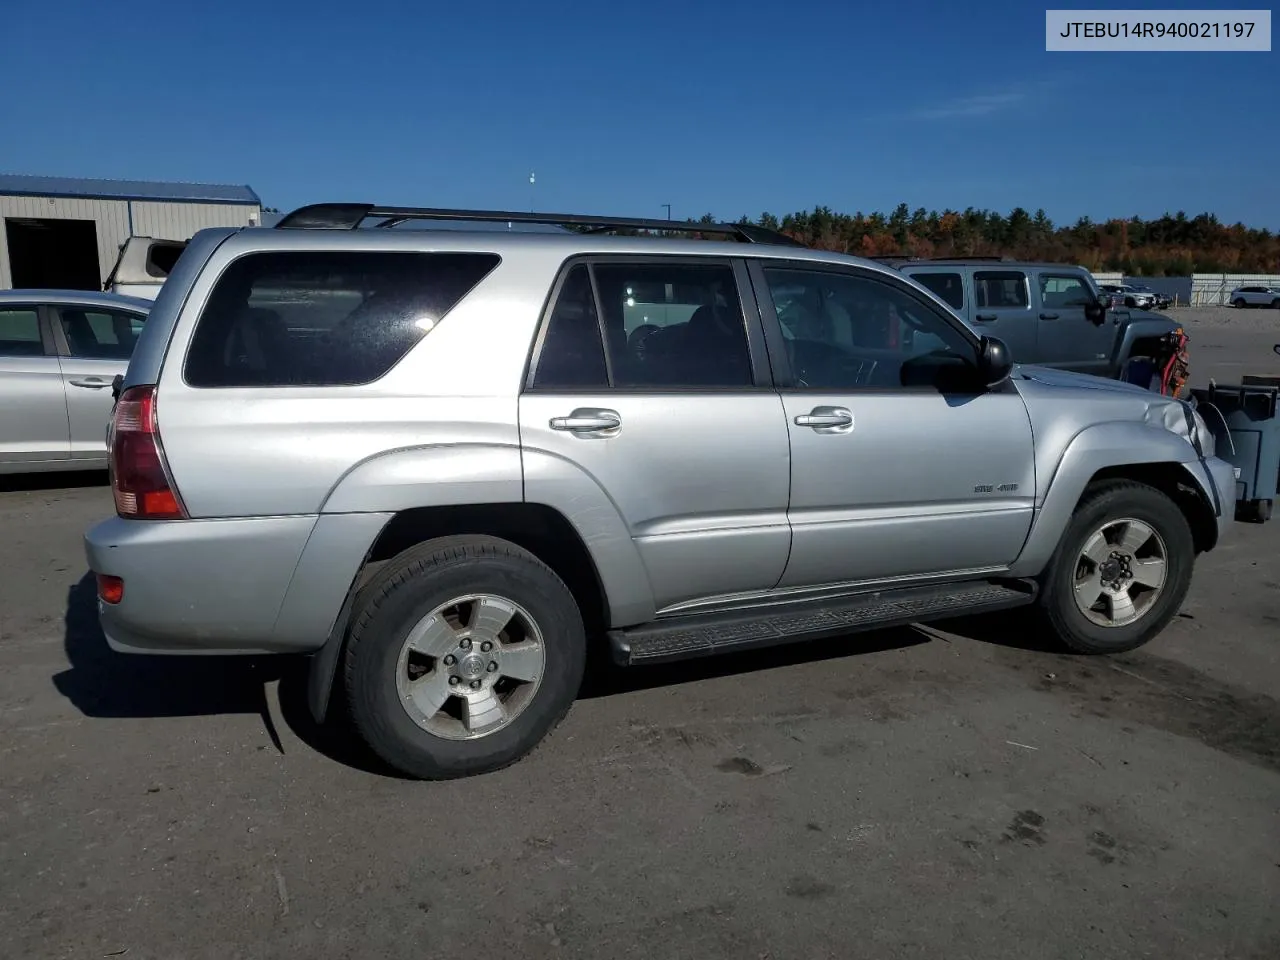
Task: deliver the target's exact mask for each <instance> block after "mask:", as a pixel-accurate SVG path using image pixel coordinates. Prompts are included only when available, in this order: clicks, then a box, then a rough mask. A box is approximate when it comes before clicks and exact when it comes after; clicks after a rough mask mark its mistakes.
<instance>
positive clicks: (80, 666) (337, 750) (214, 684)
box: [53, 573, 1050, 778]
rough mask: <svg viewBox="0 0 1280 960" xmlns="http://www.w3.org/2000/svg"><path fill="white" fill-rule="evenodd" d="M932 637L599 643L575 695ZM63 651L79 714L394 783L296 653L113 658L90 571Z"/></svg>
mask: <svg viewBox="0 0 1280 960" xmlns="http://www.w3.org/2000/svg"><path fill="white" fill-rule="evenodd" d="M1015 613H1016V612H1015ZM934 627H935V628H937V629H941V630H946V631H948V632H952V631H954V632H955V633H957V634H959V635H961V636H964V637H972V638H974V639H978V640H982V641H985V642H990V643H997V644H1000V645H1003V646H1010V647H1014V648H1020V649H1024V650H1028V651H1031V650H1037V651H1038V650H1043V649H1050V648H1048V647H1047V646H1045V645H1044V642H1043V640H1041V639H1040V637H1041V636H1042V634H1041V632H1040V631H1038V630H1034V629H1028V628H1025V627H1024V626H1022V624H1021V621H1020V619H1019V618H1018V617H1016V616H1011V615H1009V614H1001V615H995V616H990V617H980V618H970V619H967V620H964V621H956V622H954V623H947V624H941V623H939V624H935V625H934ZM933 639H934V638H933V636H931V634H930V632H929V628H926V629H924V630H921V629H918V628H913V627H898V628H893V629H887V630H879V631H873V632H867V633H859V634H854V635H850V636H846V637H834V638H829V639H825V640H813V641H807V642H802V643H793V644H785V645H782V646H776V647H767V648H763V649H758V650H751V651H744V652H741V653H734V654H722V655H719V656H715V657H705V658H701V659H695V660H686V661H682V662H679V663H672V664H665V665H661V666H651V667H641V668H622V667H618V666H616V665H614V664H613V663H612V662H611V661H610V660H609V658H608V653H607V647H606V645H605V644H604V643H603V641H602V642H601V643H598V644H594V645H593V647H592V651H593V653H592V656H591V657H590V658H589V660H588V670H587V675H586V678H585V680H584V683H583V687H582V689H581V691H580V693H579V699H584V700H586V699H595V698H599V697H609V696H617V695H622V694H627V693H633V692H638V691H641V690H648V689H653V688H657V687H670V686H678V685H681V684H686V683H696V682H699V681H703V680H708V679H712V678H723V677H732V676H739V675H744V674H749V673H755V672H757V671H767V670H776V669H779V668H784V667H788V666H793V665H796V664H802V663H819V662H822V661H827V660H837V659H842V658H846V657H853V656H864V655H869V654H874V653H879V652H884V651H887V650H899V649H905V648H908V647H913V646H917V645H920V644H925V643H930V642H932V641H933ZM64 646H65V650H66V655H67V659H68V661H69V663H70V665H71V666H70V668H69V669H67V670H64V671H63V672H61V673H58V674H56V675H55V676H54V677H53V684H54V687H55V688H56V689H57V690H58V691H59V692H60V693H61V694H62V695H63V696H65V697H66V698H67V699H68V700H70V701H71V703H72V704H73V705H74V706H75V707H76V708H77V709H78V710H79V711H80V712H81V713H83V714H84V715H85V716H87V717H101V718H163V717H187V716H216V715H219V714H256V715H258V716H259V717H261V718H262V723H263V726H264V728H265V729H266V732H267V734H268V736H269V737H270V738H271V741H272V743H273V744H274V746H275V748H276V749H277V750H279V751H280V752H281V753H284V752H285V750H286V747H285V746H284V743H283V741H282V740H281V737H280V731H279V730H278V729H277V726H276V715H277V714H278V716H279V717H280V719H282V720H283V723H284V724H285V725H287V727H288V729H289V731H290V732H291V733H292V734H293V735H294V736H296V737H297V738H298V739H299V740H301V741H302V742H303V743H304V744H305V745H306V746H308V747H309V748H311V749H313V750H315V751H317V752H318V753H320V754H322V755H324V756H326V757H328V758H329V759H331V760H334V761H336V762H338V763H341V764H343V765H345V766H350V767H354V768H356V769H359V770H363V771H365V772H368V773H373V774H377V775H380V776H387V777H396V778H399V777H400V774H398V773H397V772H396V771H394V770H392V769H390V768H389V767H387V766H386V765H385V764H383V763H382V762H381V761H380V760H379V759H378V758H377V757H375V756H373V755H372V754H371V753H370V752H369V751H368V749H367V748H366V747H365V746H364V745H363V744H362V743H361V742H360V741H359V739H358V738H357V737H356V735H355V734H354V733H353V732H352V731H351V729H350V727H349V726H348V725H347V724H346V723H344V722H343V720H344V718H345V715H346V703H345V700H344V698H343V696H342V688H341V684H340V683H339V684H335V686H334V693H333V698H332V700H331V702H330V705H329V711H328V717H327V718H326V721H325V722H324V723H322V724H318V723H316V722H315V720H314V719H313V717H312V715H311V712H310V709H309V707H308V704H307V671H308V666H309V660H308V659H307V658H306V657H301V656H285V655H278V656H260V657H210V656H190V657H182V656H145V655H137V654H120V653H116V652H115V651H113V650H112V649H111V648H110V647H108V646H107V642H106V638H105V637H104V636H103V633H102V628H101V626H100V625H99V623H98V612H97V588H96V584H95V582H94V578H93V575H92V574H90V573H86V574H85V575H84V576H83V577H81V578H80V580H79V581H77V582H76V583H75V584H74V585H72V586H71V588H70V589H69V590H68V592H67V607H66V613H65V633H64ZM272 683H277V687H276V691H277V694H278V698H279V708H278V711H276V710H273V704H272V700H271V696H270V694H269V687H270V685H271V684H272Z"/></svg>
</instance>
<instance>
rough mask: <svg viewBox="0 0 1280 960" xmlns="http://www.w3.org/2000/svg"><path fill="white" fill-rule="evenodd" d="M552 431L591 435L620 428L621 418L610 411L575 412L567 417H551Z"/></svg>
mask: <svg viewBox="0 0 1280 960" xmlns="http://www.w3.org/2000/svg"><path fill="white" fill-rule="evenodd" d="M550 426H551V429H552V430H568V431H570V432H571V433H593V432H595V431H597V430H616V429H618V428H619V427H620V426H622V418H621V417H620V416H618V415H617V414H616V413H615V412H614V411H612V410H592V411H586V410H575V411H573V413H571V414H569V416H567V417H552V418H551V421H550Z"/></svg>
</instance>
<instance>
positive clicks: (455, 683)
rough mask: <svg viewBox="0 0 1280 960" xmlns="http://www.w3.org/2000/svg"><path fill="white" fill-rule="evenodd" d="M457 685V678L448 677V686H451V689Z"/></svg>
mask: <svg viewBox="0 0 1280 960" xmlns="http://www.w3.org/2000/svg"><path fill="white" fill-rule="evenodd" d="M457 685H458V678H457V677H450V678H449V686H451V687H456V686H457Z"/></svg>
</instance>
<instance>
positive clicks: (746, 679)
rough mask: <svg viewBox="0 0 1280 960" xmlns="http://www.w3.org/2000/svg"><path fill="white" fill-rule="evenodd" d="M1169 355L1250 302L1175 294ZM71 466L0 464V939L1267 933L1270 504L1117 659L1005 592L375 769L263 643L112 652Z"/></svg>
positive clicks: (613, 687)
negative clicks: (553, 726) (452, 774)
mask: <svg viewBox="0 0 1280 960" xmlns="http://www.w3.org/2000/svg"><path fill="white" fill-rule="evenodd" d="M1176 315H1177V316H1179V318H1180V319H1184V321H1185V322H1186V324H1187V329H1188V331H1189V332H1190V334H1191V337H1192V365H1193V382H1194V383H1197V384H1200V383H1203V382H1205V381H1206V380H1207V378H1208V377H1210V376H1213V377H1215V378H1217V379H1218V380H1219V382H1227V381H1228V380H1231V379H1232V378H1233V377H1234V378H1236V379H1238V376H1239V373H1240V372H1252V371H1254V370H1255V369H1256V371H1257V372H1268V371H1280V357H1277V356H1276V355H1275V354H1273V353H1272V352H1271V344H1272V343H1274V342H1280V316H1276V317H1272V316H1271V315H1269V314H1268V313H1267V312H1265V311H1234V310H1220V311H1190V310H1182V311H1177V312H1176ZM110 511H111V497H110V493H109V491H108V489H107V488H106V487H105V486H104V485H103V483H102V478H100V477H90V478H67V477H61V478H55V479H52V480H47V481H40V482H32V481H22V482H13V481H10V482H8V483H7V485H6V486H5V487H4V488H3V490H2V491H0V531H3V536H0V890H2V891H3V896H0V957H4V958H14V960H18V958H23V960H27V958H99V957H124V958H127V960H152V958H154V960H184V958H210V960H213V958H217V960H231V958H239V957H245V958H247V957H255V958H257V957H286V956H288V957H293V956H298V957H316V958H320V957H324V958H342V957H351V958H357V957H358V958H367V957H379V958H388V960H389V958H398V957H406V958H407V957H415V958H417V957H443V956H448V955H464V954H465V955H466V956H468V957H474V958H477V960H479V958H488V957H512V956H515V957H521V958H542V957H548V958H549V957H584V958H586V957H590V958H614V957H617V958H625V957H636V958H644V960H652V958H656V957H662V958H685V957H687V958H698V960H709V958H720V957H724V958H733V960H743V958H750V960H758V958H792V957H794V958H804V960H812V958H825V957H830V958H837V957H838V958H841V960H847V958H853V957H875V958H900V957H901V958H906V957H911V958H922V960H924V958H928V960H935V958H942V957H945V958H947V960H961V958H975V960H979V958H980V960H1000V958H1009V960H1026V958H1028V957H1035V958H1037V960H1056V958H1068V957H1070V958H1079V957H1088V958H1090V960H1103V958H1117V960H1119V958H1124V960H1130V958H1134V957H1157V958H1161V960H1172V958H1183V957H1186V958H1191V957H1196V958H1210V957H1212V958H1228V957H1229V958H1242V960H1243V958H1255V960H1263V958H1275V957H1278V956H1280V911H1277V909H1276V907H1277V904H1280V817H1278V814H1280V708H1278V704H1277V697H1278V696H1280V523H1278V522H1274V521H1273V522H1272V523H1270V524H1267V525H1263V526H1257V525H1244V524H1238V525H1236V527H1235V529H1233V531H1232V536H1231V537H1230V538H1229V539H1228V540H1227V541H1226V542H1225V543H1223V544H1222V545H1221V546H1220V547H1219V548H1218V549H1216V550H1214V551H1213V552H1212V553H1210V554H1209V555H1207V556H1205V557H1203V558H1202V559H1201V561H1200V562H1199V564H1198V566H1197V571H1196V576H1195V583H1194V586H1193V589H1192V592H1191V595H1190V597H1189V598H1188V600H1187V602H1186V604H1185V606H1184V608H1183V610H1182V612H1181V614H1180V616H1179V617H1178V619H1177V620H1176V621H1175V622H1174V624H1173V625H1172V626H1171V627H1170V628H1169V629H1168V630H1167V631H1166V632H1165V633H1164V634H1163V635H1162V636H1161V637H1159V638H1158V639H1157V640H1155V641H1154V642H1152V643H1151V644H1150V645H1149V646H1148V647H1147V648H1145V649H1143V650H1141V651H1138V652H1135V653H1132V654H1127V655H1124V656H1119V657H1114V658H1077V657H1068V656H1063V655H1061V654H1059V653H1056V652H1053V651H1051V650H1046V649H1044V648H1043V647H1044V642H1043V638H1042V637H1041V636H1039V635H1038V634H1037V633H1036V632H1035V631H1033V630H1031V629H1029V628H1028V627H1027V626H1026V624H1025V621H1023V620H1021V619H1020V618H1000V619H994V620H991V621H984V622H964V623H962V622H956V623H950V624H945V625H943V627H942V628H938V629H934V628H930V629H902V630H894V631H888V632H884V633H879V634H872V635H863V636H859V637H856V638H850V639H847V640H835V641H824V642H820V643H814V644H809V645H805V646H799V647H791V648H786V649H783V650H775V651H771V652H764V653H758V654H754V655H750V656H738V657H733V658H730V659H722V660H713V661H704V662H699V663H696V664H693V665H688V666H678V667H670V668H662V669H650V670H646V671H639V672H634V673H631V674H629V675H624V676H623V677H622V678H616V677H597V678H595V679H594V680H593V681H592V683H591V684H590V685H589V688H588V689H587V690H586V691H584V696H583V698H582V699H581V700H580V701H579V702H578V703H577V704H576V705H575V707H574V709H573V710H572V712H571V713H570V715H569V717H568V719H567V720H566V721H565V723H564V724H563V725H562V726H561V727H560V729H559V730H558V731H557V732H556V733H555V734H554V735H553V736H552V737H551V738H550V739H549V741H548V742H547V743H545V744H544V745H543V747H542V748H541V749H540V750H539V751H538V752H537V753H536V754H534V755H533V756H532V757H530V758H529V759H528V760H526V761H525V762H523V763H520V764H518V765H516V766H515V767H512V768H510V769H508V770H506V771H503V772H501V773H498V774H494V775H491V776H487V777H481V778H473V779H469V780H465V781H458V782H453V783H447V784H424V783H415V782H409V781H404V780H401V779H398V778H396V777H393V776H389V775H388V774H387V773H386V772H384V771H382V770H380V769H378V768H377V767H376V765H374V764H372V763H370V762H369V760H368V758H367V757H365V756H364V755H363V754H361V753H360V752H359V751H357V750H356V749H355V748H354V747H353V746H352V744H351V743H350V742H349V741H347V740H346V739H344V738H342V737H341V736H339V735H337V734H335V733H334V732H333V731H330V730H317V729H316V728H315V727H314V726H313V725H312V724H311V723H310V722H309V720H308V719H307V716H306V712H305V709H304V707H303V703H302V700H303V697H302V689H301V682H300V674H299V672H298V671H297V669H296V668H295V667H294V666H291V665H290V664H289V663H282V662H277V661H272V660H262V661H249V662H241V661H224V660H199V661H196V662H189V661H184V660H176V659H164V658H158V659H156V660H149V659H144V658H129V657H121V656H117V655H115V654H112V653H111V652H110V651H108V649H107V648H106V646H105V643H104V642H103V640H102V637H101V634H100V632H99V631H98V629H97V626H96V617H95V613H94V603H93V588H92V584H91V581H90V580H89V579H87V577H86V570H85V564H84V557H83V552H82V548H81V541H80V537H81V533H82V531H83V530H84V529H85V527H86V526H88V525H89V524H90V523H92V522H94V521H95V520H97V519H98V518H100V517H103V516H105V515H107V514H109V513H110Z"/></svg>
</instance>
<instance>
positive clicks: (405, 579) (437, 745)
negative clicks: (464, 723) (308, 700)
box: [343, 536, 587, 780]
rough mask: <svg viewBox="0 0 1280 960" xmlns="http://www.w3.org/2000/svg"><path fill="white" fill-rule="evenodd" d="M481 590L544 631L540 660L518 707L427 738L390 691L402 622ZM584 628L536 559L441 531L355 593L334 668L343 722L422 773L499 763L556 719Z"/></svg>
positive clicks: (485, 768) (440, 776) (582, 656)
mask: <svg viewBox="0 0 1280 960" xmlns="http://www.w3.org/2000/svg"><path fill="white" fill-rule="evenodd" d="M471 593H489V594H493V595H495V596H500V597H503V598H505V599H508V600H510V601H513V602H514V603H517V604H519V605H520V606H521V607H523V608H524V609H525V610H526V611H528V612H529V614H530V615H531V617H532V618H533V620H534V621H536V623H537V625H538V628H539V630H540V631H541V633H542V636H543V646H544V651H545V663H544V666H543V669H542V673H541V677H540V679H539V681H538V686H537V688H536V692H535V693H534V694H533V697H532V699H531V700H529V702H528V703H527V705H526V706H525V707H524V709H523V711H522V712H521V713H520V714H519V715H518V716H516V717H515V718H514V719H513V720H511V722H510V723H508V724H507V725H506V726H504V727H501V728H500V729H497V730H495V731H494V732H493V733H490V734H487V735H485V736H481V737H478V738H477V739H472V740H451V739H447V738H445V737H440V736H435V735H434V734H432V733H429V732H428V731H426V730H424V729H423V728H422V727H420V726H418V724H417V723H415V722H414V720H413V719H412V718H411V717H410V716H409V714H408V712H406V710H405V709H404V707H403V706H402V705H401V702H400V699H399V696H398V694H397V691H396V679H395V678H396V669H397V660H398V657H399V654H400V649H401V647H402V645H403V644H404V640H405V638H406V636H407V635H408V632H409V630H410V629H411V628H412V627H413V626H414V625H415V624H417V623H418V622H419V621H420V620H421V619H422V618H423V617H425V616H427V615H428V614H429V613H431V611H432V610H434V609H435V608H436V607H438V606H440V605H441V604H443V603H447V602H449V600H451V599H452V598H454V597H458V596H462V595H465V594H471ZM586 648H587V644H586V633H585V630H584V627H583V621H582V616H581V613H580V612H579V609H578V605H577V602H576V601H575V600H574V598H573V595H572V593H570V591H569V588H568V587H567V586H565V584H564V582H563V581H562V580H561V579H560V578H559V577H558V576H556V574H555V573H554V572H553V571H552V570H551V568H550V567H548V566H547V565H546V564H544V563H543V562H542V561H541V560H539V559H538V558H537V557H535V556H534V555H533V554H531V553H529V552H528V551H527V550H524V549H522V548H521V547H518V546H516V545H515V544H513V543H510V542H509V541H506V540H501V539H499V538H497V537H488V536H458V537H445V538H441V539H437V540H431V541H427V542H426V543H422V544H419V545H417V546H416V547H412V548H410V549H409V550H406V551H405V552H404V553H402V554H400V555H399V556H397V557H395V558H394V559H392V560H391V561H389V562H388V563H387V564H386V566H385V567H383V569H381V570H379V571H378V573H377V574H376V575H375V576H374V577H373V578H372V579H371V580H370V581H369V583H367V584H366V585H365V586H364V587H363V588H362V589H361V590H360V593H359V595H358V596H357V598H356V602H355V606H354V608H353V611H352V627H351V632H350V635H349V637H348V640H347V647H346V650H345V653H344V661H343V673H344V679H345V685H346V694H347V702H348V704H349V707H350V712H351V719H352V722H353V724H354V726H355V728H356V730H357V731H358V733H359V734H360V736H361V738H362V739H363V740H364V741H365V743H366V744H367V745H368V746H369V748H370V749H371V750H372V751H373V752H374V753H375V754H377V755H378V756H379V757H380V758H381V759H382V760H384V761H385V762H386V763H388V764H389V765H390V766H392V767H393V768H395V769H396V770H398V771H400V772H401V773H404V774H407V775H409V776H411V777H416V778H419V779H424V780H447V779H453V778H456V777H465V776H471V775H473V774H479V773H488V772H491V771H494V770H499V769H501V768H503V767H506V766H508V765H510V764H512V763H515V762H516V761H518V760H520V759H522V758H523V757H525V756H527V755H528V754H529V753H531V752H532V751H533V749H534V748H535V747H537V746H538V744H539V743H541V742H542V741H543V740H544V739H545V738H546V737H547V736H548V734H550V733H551V731H552V730H554V729H555V727H556V726H557V725H558V724H559V723H560V721H561V720H562V719H564V717H565V715H566V714H567V713H568V712H569V708H570V707H571V706H572V705H573V702H574V699H575V698H576V697H577V694H578V690H579V688H580V687H581V684H582V676H583V670H584V666H585V661H586Z"/></svg>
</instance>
